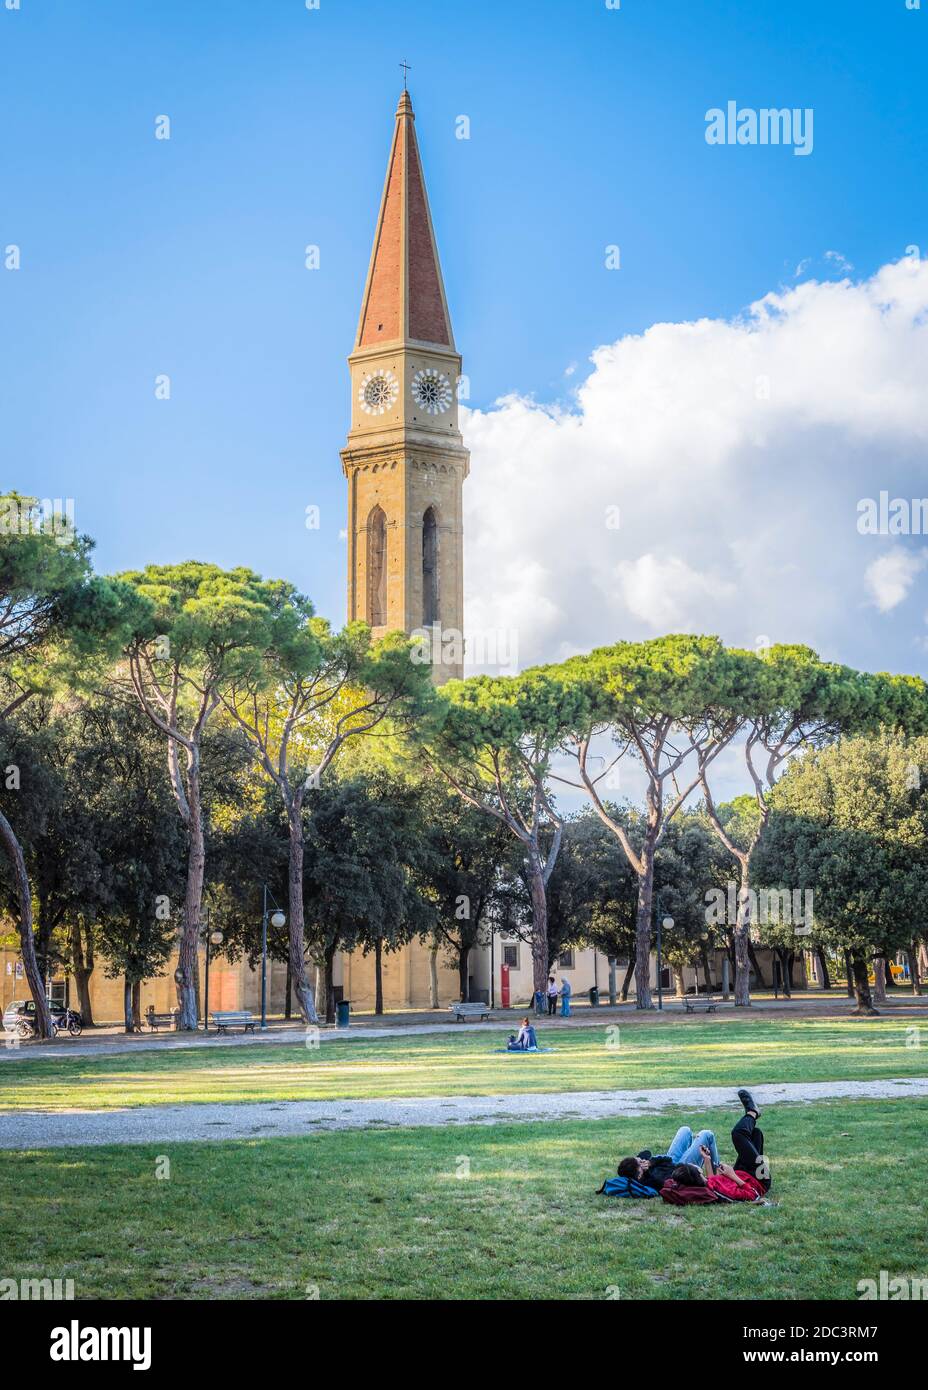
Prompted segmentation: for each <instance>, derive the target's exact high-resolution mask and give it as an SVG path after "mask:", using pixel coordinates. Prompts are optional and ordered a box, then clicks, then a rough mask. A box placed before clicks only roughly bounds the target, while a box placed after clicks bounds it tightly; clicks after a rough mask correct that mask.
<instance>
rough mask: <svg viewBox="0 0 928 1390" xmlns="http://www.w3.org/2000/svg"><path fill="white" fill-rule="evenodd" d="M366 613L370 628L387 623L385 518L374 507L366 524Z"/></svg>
mask: <svg viewBox="0 0 928 1390" xmlns="http://www.w3.org/2000/svg"><path fill="white" fill-rule="evenodd" d="M367 611H368V613H369V615H370V617H369V622H370V625H371V627H385V626H386V622H387V518H386V517H385V516H384V513H383V508H382V507H375V508H374V510H373V511H372V512H371V515H370V520H369V521H368V523H367Z"/></svg>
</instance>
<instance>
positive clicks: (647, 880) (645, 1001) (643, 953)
mask: <svg viewBox="0 0 928 1390" xmlns="http://www.w3.org/2000/svg"><path fill="white" fill-rule="evenodd" d="M641 858H642V862H643V864H644V873H642V874H639V876H638V907H637V910H636V913H635V1008H636V1009H653V1008H654V1004H653V1001H652V999H651V918H652V914H653V902H654V844H653V842H651V841H648V842H646V843H645V846H644V849H643V850H642V852H641Z"/></svg>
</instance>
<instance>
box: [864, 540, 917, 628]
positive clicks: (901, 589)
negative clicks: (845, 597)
mask: <svg viewBox="0 0 928 1390" xmlns="http://www.w3.org/2000/svg"><path fill="white" fill-rule="evenodd" d="M926 561H928V555H926V554H925V552H924V551H922V552H920V553H919V552H915V551H911V550H902V549H893V550H890V551H888V552H887V553H886V554H885V555H881V556H880V557H879V558H878V559H876V560H874V561H873V562H872V563H871V564H869V565H868V566H867V568H866V570H865V571H864V583H865V584H866V586H867V592H868V593H869V595H870V597H871V599H872V600H873V602H874V603H875V604H876V606H877V608H878V609H879V610H880V612H881V613H888V612H889V610H890V609H891V608H895V607H896V606H897V604H900V603H901V602H902V600H903V599H904V598H905V597H906V596H907V595H908V592H909V590H910V589H911V587H912V584H913V583H914V581H915V576H916V575H917V574H918V573H919V571H921V570H923V569H924V568H925V563H926Z"/></svg>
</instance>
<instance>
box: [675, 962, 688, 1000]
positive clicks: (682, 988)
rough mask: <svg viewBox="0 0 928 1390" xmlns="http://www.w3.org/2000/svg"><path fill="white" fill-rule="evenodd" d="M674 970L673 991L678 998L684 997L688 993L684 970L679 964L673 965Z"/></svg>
mask: <svg viewBox="0 0 928 1390" xmlns="http://www.w3.org/2000/svg"><path fill="white" fill-rule="evenodd" d="M671 968H672V970H673V992H674V994H675V995H676V997H677V998H678V999H682V998H683V997H684V995H685V994H686V984H685V983H684V980H683V971H682V970H680V969H678V968H677V966H675V965H674V966H672V967H671Z"/></svg>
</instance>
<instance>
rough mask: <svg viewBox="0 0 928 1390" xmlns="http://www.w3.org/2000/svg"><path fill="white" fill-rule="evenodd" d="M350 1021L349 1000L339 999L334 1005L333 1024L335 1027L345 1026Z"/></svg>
mask: <svg viewBox="0 0 928 1390" xmlns="http://www.w3.org/2000/svg"><path fill="white" fill-rule="evenodd" d="M350 1021H351V1000H350V999H339V1001H338V1003H337V1004H336V1005H335V1026H336V1028H347V1027H348V1024H349V1022H350Z"/></svg>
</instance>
